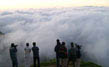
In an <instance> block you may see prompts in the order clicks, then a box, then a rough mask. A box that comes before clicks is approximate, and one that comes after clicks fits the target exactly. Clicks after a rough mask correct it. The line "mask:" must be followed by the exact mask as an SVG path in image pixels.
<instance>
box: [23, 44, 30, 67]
mask: <svg viewBox="0 0 109 67" xmlns="http://www.w3.org/2000/svg"><path fill="white" fill-rule="evenodd" d="M24 51H25V67H30V65H31V64H30V61H31V55H30V53H31V48H30V47H29V43H26V47H25V49H24Z"/></svg>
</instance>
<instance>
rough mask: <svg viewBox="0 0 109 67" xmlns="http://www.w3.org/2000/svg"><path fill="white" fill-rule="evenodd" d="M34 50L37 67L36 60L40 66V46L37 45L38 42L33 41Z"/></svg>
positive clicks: (34, 60)
mask: <svg viewBox="0 0 109 67" xmlns="http://www.w3.org/2000/svg"><path fill="white" fill-rule="evenodd" d="M32 51H33V62H34V67H36V60H37V64H38V67H40V58H39V48H38V47H37V46H36V42H33V47H32Z"/></svg>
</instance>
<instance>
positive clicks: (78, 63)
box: [76, 44, 81, 67]
mask: <svg viewBox="0 0 109 67" xmlns="http://www.w3.org/2000/svg"><path fill="white" fill-rule="evenodd" d="M76 48H77V50H76V55H77V59H76V67H80V62H81V51H80V49H81V46H80V45H77V44H76Z"/></svg>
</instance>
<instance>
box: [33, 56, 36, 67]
mask: <svg viewBox="0 0 109 67" xmlns="http://www.w3.org/2000/svg"><path fill="white" fill-rule="evenodd" d="M33 64H34V67H36V57H33Z"/></svg>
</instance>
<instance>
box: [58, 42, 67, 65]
mask: <svg viewBox="0 0 109 67" xmlns="http://www.w3.org/2000/svg"><path fill="white" fill-rule="evenodd" d="M59 53H60V59H61V61H60V63H61V66H62V67H67V57H68V53H67V48H66V44H65V42H62V45H61V47H60V50H59Z"/></svg>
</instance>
